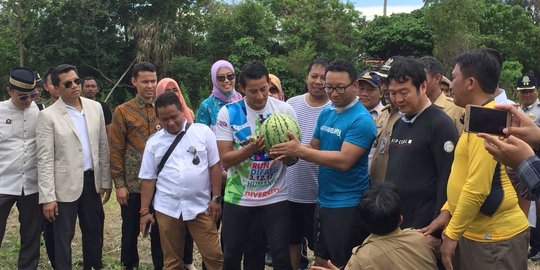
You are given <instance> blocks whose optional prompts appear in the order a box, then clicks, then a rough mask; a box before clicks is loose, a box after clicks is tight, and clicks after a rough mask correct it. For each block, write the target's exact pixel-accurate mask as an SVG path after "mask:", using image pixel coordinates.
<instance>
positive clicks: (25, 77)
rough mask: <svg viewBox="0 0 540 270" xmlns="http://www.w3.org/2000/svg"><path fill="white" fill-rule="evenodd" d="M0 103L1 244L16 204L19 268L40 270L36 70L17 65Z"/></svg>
mask: <svg viewBox="0 0 540 270" xmlns="http://www.w3.org/2000/svg"><path fill="white" fill-rule="evenodd" d="M7 92H8V94H9V96H10V99H9V100H6V101H2V102H0V175H1V177H0V244H1V243H2V239H3V238H4V232H5V229H6V222H7V218H8V216H9V212H10V211H11V208H12V207H13V204H15V203H17V210H18V211H19V221H20V222H21V224H20V226H21V228H20V235H21V248H20V250H19V261H18V263H17V268H18V269H36V268H37V266H38V262H39V237H40V232H41V221H42V218H41V208H40V207H39V203H38V193H37V192H38V185H37V178H38V177H37V159H36V121H37V117H38V114H39V108H38V107H37V106H36V104H35V103H34V101H33V100H34V98H36V97H37V91H36V90H35V82H34V72H33V71H32V70H30V69H27V68H13V69H12V70H11V72H10V77H9V84H8V88H7Z"/></svg>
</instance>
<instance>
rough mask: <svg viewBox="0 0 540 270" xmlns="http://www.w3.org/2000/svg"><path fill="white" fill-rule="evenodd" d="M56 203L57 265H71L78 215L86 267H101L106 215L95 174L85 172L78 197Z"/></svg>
mask: <svg viewBox="0 0 540 270" xmlns="http://www.w3.org/2000/svg"><path fill="white" fill-rule="evenodd" d="M57 204H58V216H57V217H56V220H55V221H54V222H53V233H54V262H55V269H62V270H63V269H72V262H71V241H72V240H73V236H74V234H75V223H76V220H77V216H79V226H80V228H81V233H82V251H83V261H84V265H83V267H84V269H92V268H94V269H101V268H102V267H103V263H102V261H101V258H102V250H103V225H104V221H105V215H104V212H103V205H102V204H101V196H100V195H99V193H98V192H96V188H95V185H94V174H93V173H85V177H84V186H83V191H82V194H81V197H79V199H77V200H76V201H74V202H57Z"/></svg>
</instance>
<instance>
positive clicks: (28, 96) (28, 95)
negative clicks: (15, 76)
mask: <svg viewBox="0 0 540 270" xmlns="http://www.w3.org/2000/svg"><path fill="white" fill-rule="evenodd" d="M37 95H38V92H32V93H30V94H26V95H19V100H20V101H26V100H27V99H28V98H31V99H34V98H36V97H37Z"/></svg>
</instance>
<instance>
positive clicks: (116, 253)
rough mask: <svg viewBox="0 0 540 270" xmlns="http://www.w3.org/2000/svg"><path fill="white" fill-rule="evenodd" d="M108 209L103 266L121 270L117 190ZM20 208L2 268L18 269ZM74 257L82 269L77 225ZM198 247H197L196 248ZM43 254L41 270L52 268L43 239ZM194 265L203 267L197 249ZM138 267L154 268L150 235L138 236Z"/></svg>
mask: <svg viewBox="0 0 540 270" xmlns="http://www.w3.org/2000/svg"><path fill="white" fill-rule="evenodd" d="M104 210H105V232H104V236H103V240H104V241H103V242H104V245H103V266H104V269H122V267H121V266H120V239H121V226H122V219H121V216H120V206H119V205H118V203H117V202H116V198H115V197H114V192H113V194H112V195H111V199H110V200H109V202H107V204H105V205H104ZM17 216H18V213H17V208H16V207H15V206H14V207H13V209H12V210H11V214H10V217H9V219H8V223H7V226H6V233H5V236H4V240H3V243H2V246H1V247H0V269H1V270H7V269H17V258H18V253H19V222H18V220H17ZM71 246H72V252H73V253H72V257H73V263H74V264H75V265H74V269H82V265H79V264H78V262H80V261H81V260H82V246H81V232H80V230H79V227H78V225H77V226H76V232H75V238H74V239H73V242H72V245H71ZM195 249H196V248H195ZM40 251H41V256H40V260H39V267H38V269H52V268H51V266H50V263H49V258H48V257H47V252H46V251H45V244H44V241H43V239H42V240H41V247H40ZM194 252H195V254H194V261H195V262H194V264H195V266H196V267H197V268H199V269H200V268H201V259H200V256H199V254H198V251H196V250H195V251H194ZM139 256H140V265H139V266H140V267H139V269H153V268H152V258H151V256H150V238H143V237H142V236H139Z"/></svg>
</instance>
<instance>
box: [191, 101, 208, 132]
mask: <svg viewBox="0 0 540 270" xmlns="http://www.w3.org/2000/svg"><path fill="white" fill-rule="evenodd" d="M205 101H206V100H203V101H202V102H201V105H199V110H198V111H197V116H196V117H195V123H201V124H205V125H207V126H210V124H211V123H210V112H209V111H208V105H207V104H206V102H205Z"/></svg>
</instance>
